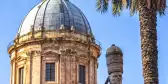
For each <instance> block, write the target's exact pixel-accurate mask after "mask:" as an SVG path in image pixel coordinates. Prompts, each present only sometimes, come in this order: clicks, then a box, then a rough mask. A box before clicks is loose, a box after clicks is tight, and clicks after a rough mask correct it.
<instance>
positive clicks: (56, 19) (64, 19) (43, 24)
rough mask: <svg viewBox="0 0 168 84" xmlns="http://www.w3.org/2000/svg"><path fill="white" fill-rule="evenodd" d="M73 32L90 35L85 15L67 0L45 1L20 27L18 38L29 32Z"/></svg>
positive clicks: (35, 8)
mask: <svg viewBox="0 0 168 84" xmlns="http://www.w3.org/2000/svg"><path fill="white" fill-rule="evenodd" d="M61 28H64V29H65V30H71V29H72V28H73V30H75V32H77V33H80V34H91V28H90V25H89V22H88V21H87V19H86V17H85V15H84V14H83V13H82V12H81V10H80V9H79V8H77V7H76V6H75V5H74V4H72V3H71V2H69V1H68V0H45V1H43V2H41V3H39V4H38V5H37V6H35V7H34V8H33V9H32V10H31V11H30V12H29V14H28V15H27V16H26V17H25V19H24V20H23V22H22V24H21V25H20V28H19V31H18V34H17V35H19V36H22V35H25V34H27V33H29V32H31V31H34V32H36V31H49V30H55V31H58V30H60V29H61Z"/></svg>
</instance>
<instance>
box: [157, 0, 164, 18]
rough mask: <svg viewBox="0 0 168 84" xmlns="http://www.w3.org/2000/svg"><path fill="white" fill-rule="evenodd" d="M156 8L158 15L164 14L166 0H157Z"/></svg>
mask: <svg viewBox="0 0 168 84" xmlns="http://www.w3.org/2000/svg"><path fill="white" fill-rule="evenodd" d="M156 8H157V12H158V13H159V15H160V16H162V15H165V10H166V0H157V4H156Z"/></svg>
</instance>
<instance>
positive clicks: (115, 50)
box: [106, 44, 123, 55]
mask: <svg viewBox="0 0 168 84" xmlns="http://www.w3.org/2000/svg"><path fill="white" fill-rule="evenodd" d="M113 53H119V54H123V53H122V51H121V49H120V48H119V47H118V46H116V45H115V44H112V46H111V47H109V48H108V49H107V51H106V54H107V55H108V54H113Z"/></svg>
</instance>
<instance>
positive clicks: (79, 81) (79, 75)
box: [78, 65, 87, 84]
mask: <svg viewBox="0 0 168 84" xmlns="http://www.w3.org/2000/svg"><path fill="white" fill-rule="evenodd" d="M80 67H84V74H83V75H84V77H83V78H84V84H86V68H87V67H86V66H85V65H78V83H80V84H82V83H81V82H82V80H80V77H81V74H80V73H81V71H80V69H81V68H80Z"/></svg>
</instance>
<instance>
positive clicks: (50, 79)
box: [45, 62, 57, 82]
mask: <svg viewBox="0 0 168 84" xmlns="http://www.w3.org/2000/svg"><path fill="white" fill-rule="evenodd" d="M47 64H49V69H50V72H49V74H50V78H49V80H48V79H47ZM52 64H53V65H54V78H53V80H52V78H51V77H52V75H53V74H52V70H51V68H52V67H51V65H52ZM51 74H52V75H51ZM56 74H57V72H56V63H54V62H51V63H46V64H45V81H47V82H49V81H50V82H53V81H56Z"/></svg>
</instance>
